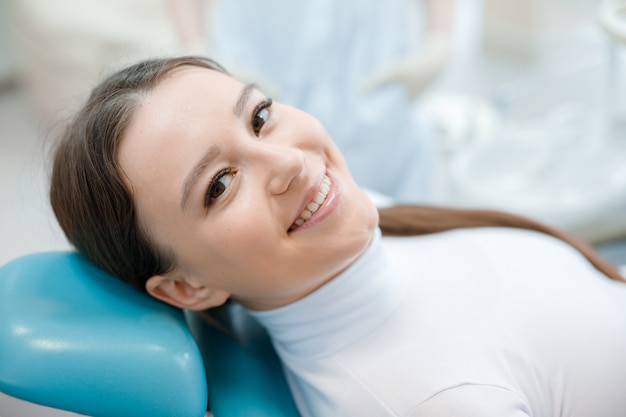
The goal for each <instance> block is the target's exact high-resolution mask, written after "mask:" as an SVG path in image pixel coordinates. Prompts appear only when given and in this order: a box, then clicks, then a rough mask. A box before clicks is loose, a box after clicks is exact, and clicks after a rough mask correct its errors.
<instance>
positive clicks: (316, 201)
mask: <svg viewBox="0 0 626 417" xmlns="http://www.w3.org/2000/svg"><path fill="white" fill-rule="evenodd" d="M329 191H330V178H328V176H326V175H324V179H323V180H322V184H321V186H320V189H319V191H318V192H317V194H316V195H315V197H314V198H313V200H311V202H310V203H309V204H307V205H306V208H305V209H304V210H302V213H300V215H299V216H298V218H297V219H296V221H295V222H293V224H292V225H291V226H290V227H289V231H290V232H292V231H294V230H296V229H297V228H298V227H300V226H302V225H303V224H304V223H305V222H306V221H307V220H309V219H310V218H311V217H312V216H313V214H314V213H315V212H316V211H317V210H318V209H319V208H320V206H321V205H322V204H323V203H324V201H326V197H328V192H329Z"/></svg>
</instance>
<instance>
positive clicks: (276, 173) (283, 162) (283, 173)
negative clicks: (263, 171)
mask: <svg viewBox="0 0 626 417" xmlns="http://www.w3.org/2000/svg"><path fill="white" fill-rule="evenodd" d="M305 167H306V156H305V154H304V152H302V151H300V150H295V151H294V150H289V151H288V152H284V153H282V155H281V158H280V159H279V160H276V161H275V162H274V164H273V165H272V166H270V168H269V170H270V171H271V173H270V175H271V179H270V181H269V188H270V192H271V193H272V194H282V193H284V192H286V191H287V190H288V189H289V187H290V186H291V184H292V183H293V181H294V180H295V179H297V178H298V177H299V176H300V175H301V174H302V173H303V172H304V170H305Z"/></svg>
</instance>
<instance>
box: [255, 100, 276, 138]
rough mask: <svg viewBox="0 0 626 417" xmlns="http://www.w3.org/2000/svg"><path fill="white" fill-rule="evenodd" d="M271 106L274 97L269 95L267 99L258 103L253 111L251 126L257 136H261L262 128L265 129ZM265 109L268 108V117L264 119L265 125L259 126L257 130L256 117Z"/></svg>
mask: <svg viewBox="0 0 626 417" xmlns="http://www.w3.org/2000/svg"><path fill="white" fill-rule="evenodd" d="M271 106H272V99H271V98H269V97H268V98H267V99H265V100H263V101H261V102H260V103H259V104H257V105H256V107H255V108H254V110H253V111H252V116H251V117H250V126H251V127H252V131H253V132H254V134H255V135H256V136H259V133H260V132H261V129H263V126H264V125H265V123H267V120H268V119H269V115H270V114H269V108H270V107H271ZM265 109H267V117H266V118H265V120H264V121H263V125H262V126H260V127H259V130H258V131H256V130H255V118H256V117H257V116H258V115H259V113H261V112H262V111H263V110H265Z"/></svg>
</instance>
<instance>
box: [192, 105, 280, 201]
mask: <svg viewBox="0 0 626 417" xmlns="http://www.w3.org/2000/svg"><path fill="white" fill-rule="evenodd" d="M271 105H272V99H271V98H267V99H265V100H263V101H261V102H260V103H259V104H257V105H256V107H255V108H254V110H253V111H252V116H251V117H250V126H252V131H253V132H254V134H255V135H256V136H258V135H259V133H260V132H261V129H263V126H264V125H265V123H266V122H267V118H269V110H268V115H267V117H266V118H265V119H264V120H263V125H261V126H260V127H259V128H258V129H259V130H258V131H256V130H255V118H256V117H257V116H258V115H259V113H260V112H262V111H263V110H265V109H269V107H270V106H271ZM227 175H234V172H233V169H232V168H226V169H222V170H220V171H219V172H218V173H217V174H215V175H214V176H213V178H211V181H210V182H209V187H208V188H207V190H206V194H205V196H204V206H205V207H209V206H210V205H211V204H213V201H215V200H217V199H218V198H220V197H221V196H222V194H223V192H222V194H220V195H219V196H217V197H213V196H212V195H211V193H212V192H213V190H215V187H216V186H217V184H218V183H219V181H220V180H221V179H222V178H223V177H225V176H227Z"/></svg>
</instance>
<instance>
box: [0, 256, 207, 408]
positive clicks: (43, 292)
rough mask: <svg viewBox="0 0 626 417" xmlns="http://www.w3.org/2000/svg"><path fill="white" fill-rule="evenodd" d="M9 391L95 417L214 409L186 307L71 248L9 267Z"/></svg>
mask: <svg viewBox="0 0 626 417" xmlns="http://www.w3.org/2000/svg"><path fill="white" fill-rule="evenodd" d="M0 391H1V392H3V393H5V394H8V395H10V396H13V397H16V398H20V399H23V400H26V401H30V402H33V403H37V404H41V405H46V406H49V407H53V408H60V409H63V410H69V411H72V412H75V413H79V414H85V415H89V416H94V417H122V416H133V417H179V416H180V417H202V416H204V415H205V412H206V406H207V386H206V376H205V372H204V365H203V360H202V357H201V354H200V351H199V349H198V346H197V344H196V342H195V340H194V338H193V336H192V334H191V333H190V331H189V329H188V327H187V325H186V322H185V317H184V315H183V313H182V311H179V310H177V309H174V308H172V307H169V306H167V305H165V304H162V303H160V302H158V301H156V300H154V299H152V298H151V297H149V296H148V295H146V294H143V293H141V292H139V291H136V290H134V289H132V288H131V287H129V286H127V285H126V284H124V283H122V282H120V281H119V280H117V279H115V278H113V277H111V276H109V275H107V274H106V273H104V272H103V271H101V270H99V269H98V268H96V267H94V266H93V265H92V264H91V263H89V262H88V261H87V260H85V259H84V258H82V257H81V256H80V255H78V254H76V253H67V252H55V253H38V254H33V255H29V256H25V257H23V258H20V259H17V260H15V261H13V262H11V263H9V264H7V265H6V266H4V267H2V268H1V269H0ZM3 417H4V416H3Z"/></svg>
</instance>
